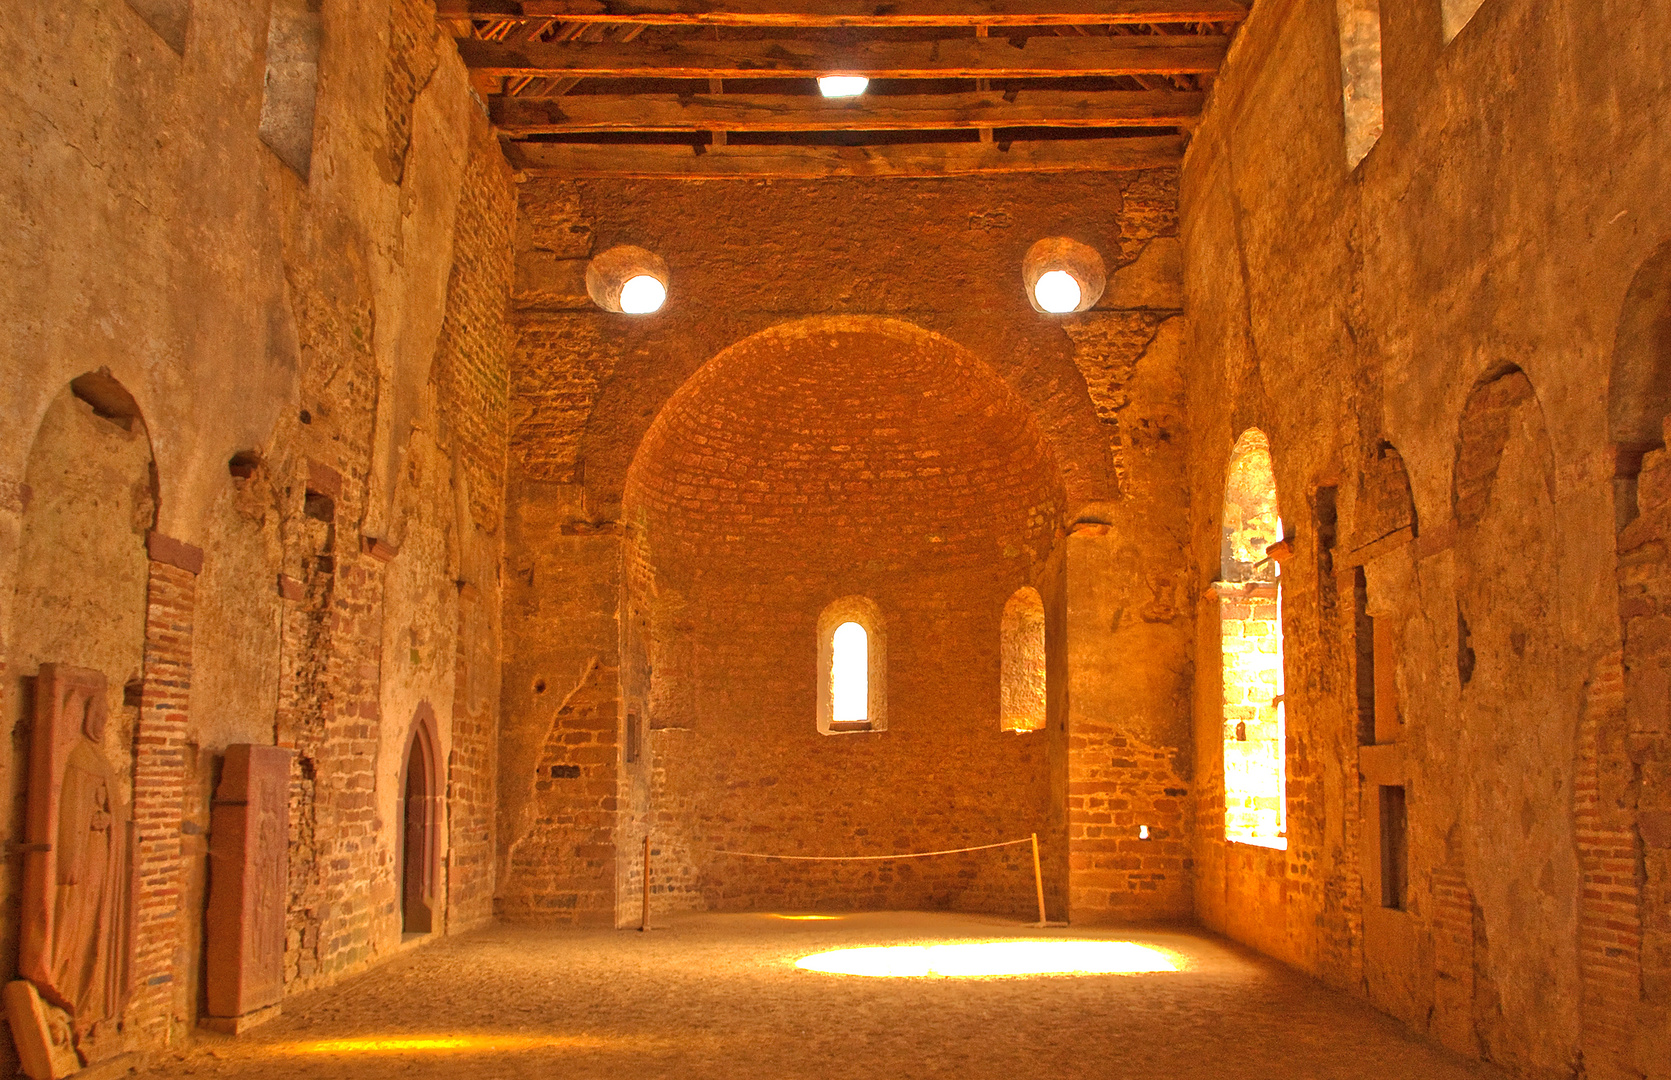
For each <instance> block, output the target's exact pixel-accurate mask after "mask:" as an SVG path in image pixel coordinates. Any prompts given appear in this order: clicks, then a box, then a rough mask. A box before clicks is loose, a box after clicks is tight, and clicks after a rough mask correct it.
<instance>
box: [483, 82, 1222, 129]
mask: <svg viewBox="0 0 1671 1080" xmlns="http://www.w3.org/2000/svg"><path fill="white" fill-rule="evenodd" d="M1205 98H1206V95H1205V94H1199V93H1186V92H1182V91H1166V90H1124V91H1122V90H1113V91H1103V92H1094V93H1089V92H1088V93H1073V92H1064V91H1058V90H1023V91H1021V92H1020V93H1018V94H1016V95H1015V100H1014V101H1009V100H1006V99H1005V96H1004V95H1003V94H1001V93H994V92H986V93H961V94H921V95H903V94H901V95H876V94H872V95H867V96H864V97H857V98H821V97H791V96H788V95H785V94H692V95H688V96H687V95H683V94H623V95H616V94H579V95H576V94H571V95H568V96H566V97H557V98H523V97H499V98H494V99H492V101H491V102H490V103H489V108H490V110H491V112H492V116H493V123H494V126H496V127H497V128H498V129H499V130H500V131H502V132H504V133H505V134H507V135H511V136H522V135H542V134H557V133H564V132H583V131H716V130H717V131H905V130H936V129H938V130H944V129H952V128H983V127H984V128H1006V127H1177V126H1179V125H1189V124H1192V123H1194V122H1195V120H1196V118H1197V117H1199V116H1200V114H1201V107H1202V104H1203V102H1204V100H1205Z"/></svg>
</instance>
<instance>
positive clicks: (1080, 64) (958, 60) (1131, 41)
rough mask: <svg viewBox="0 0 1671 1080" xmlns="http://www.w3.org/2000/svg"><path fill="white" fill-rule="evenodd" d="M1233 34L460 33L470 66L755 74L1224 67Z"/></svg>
mask: <svg viewBox="0 0 1671 1080" xmlns="http://www.w3.org/2000/svg"><path fill="white" fill-rule="evenodd" d="M1226 42H1227V39H1225V38H1223V37H1218V36H1208V35H1196V34H1183V35H1159V34H1147V35H1137V34H1132V35H1124V36H1118V37H1093V38H1081V37H1074V38H1063V37H1033V38H1027V39H1017V41H1016V43H1015V44H1011V42H1010V40H1009V39H1007V38H1001V37H988V38H977V37H969V38H957V39H946V40H941V41H865V42H854V43H852V44H839V45H838V44H832V43H829V42H820V41H796V40H790V39H784V40H779V41H682V42H677V43H646V42H645V41H643V40H642V39H641V40H639V41H636V42H633V43H631V44H630V45H627V44H618V43H614V42H598V43H595V44H594V43H573V42H564V43H560V44H552V43H536V42H523V43H520V44H514V45H512V44H505V43H502V42H498V41H482V40H477V39H473V38H461V39H460V40H459V42H458V51H459V54H460V55H461V56H462V57H463V58H464V63H465V66H466V67H469V68H471V69H473V70H475V71H479V72H483V73H485V74H489V75H545V76H561V75H568V76H577V77H604V78H640V77H648V78H672V79H747V78H755V79H758V78H816V77H817V76H819V75H832V74H839V75H867V76H870V77H871V78H883V79H887V78H894V79H911V78H919V79H938V78H969V79H978V78H990V79H1016V78H1038V77H1043V78H1049V77H1068V76H1084V75H1186V74H1197V73H1208V74H1210V73H1212V72H1216V71H1217V70H1218V68H1219V65H1220V64H1221V63H1222V62H1223V60H1224V51H1225V46H1226Z"/></svg>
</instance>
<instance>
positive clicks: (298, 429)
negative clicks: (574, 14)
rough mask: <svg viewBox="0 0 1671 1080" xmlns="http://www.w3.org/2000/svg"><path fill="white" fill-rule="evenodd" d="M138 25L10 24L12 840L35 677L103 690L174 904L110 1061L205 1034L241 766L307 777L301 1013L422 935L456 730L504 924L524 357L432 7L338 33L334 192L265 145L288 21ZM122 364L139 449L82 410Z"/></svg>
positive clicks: (495, 231) (289, 961)
mask: <svg viewBox="0 0 1671 1080" xmlns="http://www.w3.org/2000/svg"><path fill="white" fill-rule="evenodd" d="M139 7H140V8H142V9H143V10H144V12H145V13H146V16H150V17H151V18H150V21H147V18H146V17H142V15H141V13H140V12H139V11H138V10H136V9H135V8H134V7H130V6H129V5H128V4H126V3H122V2H120V0H113V2H91V3H76V4H71V5H53V4H37V3H23V4H13V5H8V6H7V7H6V9H5V11H4V13H3V14H0V55H4V56H5V57H6V58H7V62H6V64H5V65H4V69H5V71H4V74H3V75H0V94H3V95H4V96H5V98H6V100H7V101H8V102H9V103H10V104H9V106H8V108H7V109H5V110H4V111H3V115H0V129H3V130H4V133H5V139H6V141H7V143H8V145H10V146H12V147H14V151H13V153H12V154H10V155H9V156H8V159H7V162H6V164H5V165H4V167H3V169H0V172H3V175H4V182H3V183H0V192H3V194H0V213H3V214H4V215H5V217H6V218H7V220H8V221H10V222H12V223H14V230H13V237H12V240H11V242H8V243H7V244H6V245H4V247H3V248H0V297H3V302H4V304H5V306H6V309H7V310H8V311H9V312H11V314H10V315H9V316H8V317H7V318H5V319H4V320H0V363H3V365H4V372H5V374H4V380H5V381H4V392H3V393H0V656H3V663H4V682H3V685H0V702H3V716H4V721H5V725H6V737H5V738H4V739H3V740H0V785H3V786H4V789H5V793H6V805H7V807H8V808H9V809H8V836H12V835H15V832H16V830H17V828H18V827H19V826H20V820H19V817H18V815H19V813H20V810H19V809H18V808H19V806H20V803H19V799H20V798H21V795H22V792H23V791H24V785H25V783H26V777H25V775H24V763H25V761H26V756H27V749H28V745H29V716H30V697H29V695H30V688H31V680H32V677H33V675H34V674H35V672H36V670H37V668H38V665H39V664H40V663H42V662H48V661H58V662H65V663H73V664H76V665H80V666H87V667H93V668H96V669H97V670H99V671H101V672H103V673H104V674H105V675H106V677H107V680H108V685H109V686H110V687H111V688H112V689H111V705H112V711H111V716H112V719H113V723H112V725H111V729H110V732H109V738H110V739H113V740H116V741H118V742H120V743H121V745H120V746H119V747H113V749H112V751H111V753H112V756H113V758H115V759H117V760H119V761H120V762H121V763H122V764H121V765H120V766H119V767H120V768H121V769H123V770H125V772H124V776H125V778H128V779H129V780H130V781H131V783H132V799H133V805H134V812H135V820H136V822H137V826H138V836H139V840H138V847H137V850H136V860H137V863H136V865H137V867H138V873H139V874H140V876H141V878H142V880H143V881H144V888H143V890H142V893H141V896H140V899H139V904H138V909H137V911H138V916H137V924H136V929H135V939H134V954H135V960H134V963H135V992H134V1000H133V1005H132V1006H131V1008H130V1012H129V1015H128V1016H127V1017H126V1018H125V1022H124V1028H123V1032H122V1038H121V1039H120V1040H118V1042H117V1043H116V1044H115V1049H121V1047H122V1045H126V1046H127V1047H128V1048H146V1047H153V1046H158V1045H162V1044H164V1043H166V1042H168V1041H170V1040H172V1039H176V1038H179V1037H180V1036H181V1035H183V1034H184V1032H185V1031H186V1030H187V1029H188V1028H189V1027H190V1025H191V1024H192V1023H193V1022H194V1021H195V1018H196V1016H197V1014H198V1011H199V1009H200V1007H201V1001H202V997H201V995H202V987H201V984H200V980H201V975H200V973H201V971H202V955H201V953H202V947H203V945H202V942H203V933H204V931H203V925H202V919H203V915H202V912H203V908H204V897H205V889H206V886H207V874H206V865H207V850H208V845H209V843H210V842H211V840H212V837H211V835H210V834H209V800H210V798H211V795H212V792H213V788H214V785H215V783H216V780H217V778H218V770H219V761H220V757H221V755H222V754H223V752H224V749H225V747H226V746H227V745H229V744H231V743H235V742H253V743H258V744H267V745H271V744H273V743H275V742H277V743H279V744H281V745H286V746H289V747H292V748H294V749H295V750H296V752H297V753H296V759H295V768H294V772H293V775H292V791H291V811H290V868H291V876H290V882H289V889H288V896H287V898H286V907H287V925H288V940H287V943H286V962H285V963H286V971H285V975H286V984H287V989H288V990H289V991H292V992H293V991H296V990H301V989H304V988H307V987H311V986H318V985H324V984H326V983H329V982H332V981H335V980H337V979H339V978H341V977H342V976H343V975H345V974H347V973H350V972H352V971H354V970H357V969H359V968H362V967H364V966H365V965H367V964H370V963H372V962H375V961H376V960H378V959H380V958H383V957H386V956H388V955H390V954H391V953H392V951H393V950H394V949H395V948H396V946H397V945H398V944H399V943H400V940H401V929H402V928H401V922H400V910H399V903H398V878H397V874H396V864H397V852H398V850H399V846H400V845H399V836H398V833H399V829H400V816H399V814H398V812H397V800H398V797H399V793H398V792H397V790H396V788H397V786H398V785H397V779H398V777H399V776H400V770H401V767H402V764H403V762H404V760H405V754H406V750H407V746H408V742H409V740H410V738H411V733H412V724H413V720H414V717H415V716H417V715H418V714H420V712H423V711H424V710H428V711H429V712H432V713H433V714H434V716H435V717H436V729H437V730H436V734H437V742H438V744H439V749H440V758H441V761H440V763H439V768H440V771H441V773H442V775H441V776H440V777H439V778H438V780H439V782H440V783H442V784H444V785H446V786H445V790H446V791H447V792H448V793H449V798H448V806H447V812H446V813H445V814H444V815H443V818H442V835H441V836H440V837H439V838H438V845H437V847H438V849H439V859H438V867H437V870H438V872H439V874H440V881H441V884H442V896H441V899H440V901H439V904H438V908H439V910H438V912H437V922H436V925H437V927H438V928H440V929H446V930H457V929H462V928H468V927H470V926H473V925H476V924H479V923H480V922H482V921H483V920H485V919H487V918H489V917H490V916H491V892H492V885H491V869H490V867H491V861H492V857H493V856H492V848H493V828H494V819H493V815H492V812H491V808H492V806H493V804H494V800H495V771H494V763H495V754H496V740H495V727H496V717H497V711H498V685H499V675H500V672H499V655H500V647H499V614H498V612H499V601H498V592H499V583H498V567H499V560H500V544H501V542H502V520H503V490H504V480H503V475H504V474H503V469H504V460H505V439H506V430H507V425H506V417H507V412H506V409H507V397H508V377H507V362H508V354H509V345H510V340H511V339H510V336H509V333H508V331H507V327H506V315H507V296H508V290H509V281H510V271H511V265H512V263H511V257H512V251H511V240H512V224H513V218H512V211H513V206H514V192H513V188H512V185H511V178H510V175H509V172H508V170H507V169H506V167H505V165H504V162H503V159H502V157H501V155H500V153H499V151H498V148H497V145H496V144H495V143H494V141H493V139H492V137H491V133H490V131H489V129H488V127H487V124H486V121H485V119H484V118H483V115H482V112H481V108H480V106H479V104H478V103H477V102H476V101H475V100H474V98H473V97H472V95H471V93H470V91H469V89H468V85H467V78H466V75H465V72H464V69H463V67H462V65H461V64H460V63H459V61H458V59H457V56H456V53H455V52H454V51H453V49H452V47H451V45H450V43H449V41H448V40H447V39H446V38H444V37H442V36H441V35H440V34H439V33H438V32H437V30H436V26H435V23H434V17H433V9H432V8H431V7H430V6H429V5H427V4H423V3H406V2H397V3H393V4H388V3H373V4H362V3H338V2H334V0H327V2H326V3H324V4H323V5H322V6H320V8H319V11H318V12H317V17H318V20H319V23H320V25H321V26H322V27H323V32H322V34H321V35H319V36H318V39H317V40H318V41H319V42H320V46H319V50H318V55H317V57H316V58H314V63H315V67H316V83H315V85H314V86H313V89H314V91H315V94H314V103H315V109H314V114H313V117H312V127H311V131H309V130H307V129H303V135H304V136H305V138H304V139H303V141H302V143H301V145H303V146H305V147H307V148H308V151H309V155H310V160H308V161H305V162H303V165H304V166H305V169H301V170H299V169H298V167H296V163H295V162H293V161H292V162H289V163H287V162H286V161H285V160H281V158H280V157H279V156H278V155H277V154H276V153H275V152H274V151H273V150H272V149H270V148H269V147H268V146H267V145H266V144H265V143H264V142H263V137H262V134H261V129H262V115H263V85H264V82H265V81H266V78H267V74H266V69H267V64H268V60H269V57H268V55H267V52H268V46H269V19H268V16H269V11H268V5H266V4H264V3H262V4H253V5H252V4H237V3H219V2H214V0H199V2H196V3H193V4H191V5H190V6H189V13H188V17H186V18H183V19H180V20H170V19H162V21H161V22H160V23H159V22H158V21H157V20H158V18H160V16H158V14H157V13H158V12H159V11H163V8H164V6H159V5H139ZM170 10H172V9H170ZM179 10H180V11H182V12H185V11H187V8H186V6H185V5H179ZM164 14H166V12H164ZM159 27H160V29H159ZM304 67H305V65H304ZM310 70H311V69H310ZM66 88H72V90H66ZM101 371H102V372H105V373H106V374H105V375H104V376H103V378H105V379H106V380H107V381H108V382H109V383H110V384H111V385H115V386H118V387H120V388H121V392H122V394H123V395H125V396H126V397H127V398H128V399H129V400H130V401H131V406H132V409H133V415H132V416H131V417H127V418H126V419H125V422H124V423H121V424H118V423H116V422H114V421H113V420H111V419H107V418H101V416H100V415H98V402H97V401H96V400H95V401H93V402H92V403H90V402H89V400H84V399H83V398H82V397H78V396H77V395H76V394H74V393H72V392H71V390H70V383H71V380H72V379H76V378H77V377H79V376H82V375H83V374H86V373H89V372H95V373H96V372H101ZM96 397H97V395H95V398H96ZM107 404H108V403H107ZM17 865H18V864H17V863H16V861H14V860H8V861H7V863H6V868H5V871H4V877H3V890H4V898H5V907H4V912H5V915H4V918H3V919H0V954H3V962H5V963H10V962H11V959H10V958H11V957H12V956H13V950H14V949H15V942H16V939H17V933H18V922H17V920H18V909H17V903H18V900H17V890H18V875H17ZM0 1042H4V1044H5V1045H4V1050H0V1054H9V1053H10V1050H11V1045H10V1040H9V1039H6V1040H0ZM5 1065H6V1063H5V1062H0V1068H3V1067H5Z"/></svg>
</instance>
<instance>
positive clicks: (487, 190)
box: [430, 122, 516, 929]
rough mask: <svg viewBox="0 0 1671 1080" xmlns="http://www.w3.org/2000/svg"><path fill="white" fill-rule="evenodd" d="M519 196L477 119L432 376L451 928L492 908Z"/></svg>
mask: <svg viewBox="0 0 1671 1080" xmlns="http://www.w3.org/2000/svg"><path fill="white" fill-rule="evenodd" d="M515 215H516V202H515V191H514V188H513V186H512V183H511V177H510V170H509V168H508V166H506V164H505V161H504V157H503V156H502V155H501V154H500V153H499V149H498V146H497V144H496V143H495V141H494V138H493V135H492V131H491V129H490V128H488V126H487V125H486V124H485V123H480V122H476V123H473V124H472V130H471V142H470V148H469V158H468V160H467V162H466V165H465V171H464V187H463V196H462V198H461V199H460V200H459V206H458V217H457V220H456V222H455V225H454V230H455V238H454V242H453V267H452V272H451V277H450V280H449V283H448V288H447V310H446V316H445V318H444V319H443V321H442V324H441V335H440V339H439V341H438V342H437V344H436V357H435V366H434V368H433V369H432V371H431V376H430V377H431V382H432V384H433V386H434V390H435V397H436V401H437V403H438V406H439V407H438V409H437V410H436V411H437V420H438V421H439V427H440V433H441V440H442V443H443V445H445V446H447V447H448V448H449V450H450V452H451V455H452V458H453V461H454V462H455V463H456V464H455V468H456V470H457V473H458V474H459V475H458V480H457V481H455V482H462V483H463V484H464V486H465V488H466V490H467V498H466V500H464V501H465V504H466V511H465V512H466V515H467V517H466V520H463V521H459V522H457V523H456V524H455V526H454V527H455V528H456V529H457V530H458V533H459V534H460V544H459V547H460V555H459V560H460V562H459V566H458V568H457V571H458V583H459V617H458V627H457V642H458V643H457V650H456V653H457V658H456V665H455V671H454V681H453V685H454V691H453V715H452V718H451V727H452V730H451V737H452V750H451V755H450V758H449V761H448V762H447V825H448V830H449V834H448V844H447V852H448V855H447V858H448V874H447V884H448V897H447V925H448V927H449V928H450V929H465V928H468V927H470V926H473V925H477V924H480V923H482V922H485V921H487V920H488V919H490V918H492V915H493V879H494V875H493V858H494V851H493V836H494V815H495V810H496V803H497V794H498V787H497V754H496V751H497V742H498V723H497V721H498V710H499V683H500V663H501V652H502V642H503V634H502V617H501V597H502V593H501V585H500V561H501V555H502V549H503V543H504V516H505V466H506V455H507V450H508V438H509V394H510V376H509V367H510V354H511V348H512V344H513V337H514V335H513V332H512V330H511V328H510V326H509V322H508V316H509V295H510V283H511V274H512V261H511V233H512V230H513V228H514V224H515Z"/></svg>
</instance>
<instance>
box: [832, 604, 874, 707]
mask: <svg viewBox="0 0 1671 1080" xmlns="http://www.w3.org/2000/svg"><path fill="white" fill-rule="evenodd" d="M869 653H870V649H869V640H868V638H867V637H866V635H865V628H864V627H862V626H860V625H859V624H858V623H856V622H848V623H842V624H841V625H840V626H838V627H836V631H835V638H834V640H833V641H832V642H831V643H830V703H831V705H832V712H831V715H830V719H831V720H834V721H835V722H836V723H838V724H839V723H841V722H842V721H843V720H869V719H870V655H869Z"/></svg>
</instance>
